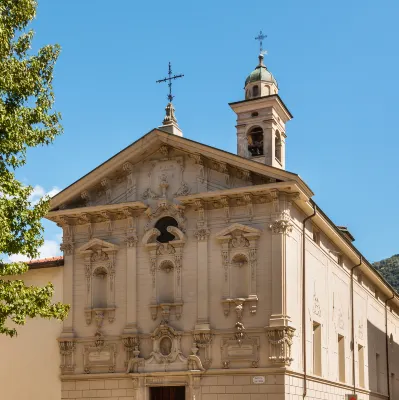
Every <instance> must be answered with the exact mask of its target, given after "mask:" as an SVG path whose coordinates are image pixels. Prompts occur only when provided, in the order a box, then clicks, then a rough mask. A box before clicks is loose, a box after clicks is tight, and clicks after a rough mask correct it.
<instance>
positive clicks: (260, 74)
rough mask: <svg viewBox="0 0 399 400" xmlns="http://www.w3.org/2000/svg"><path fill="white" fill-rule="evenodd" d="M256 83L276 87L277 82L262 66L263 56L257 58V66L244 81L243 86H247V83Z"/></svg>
mask: <svg viewBox="0 0 399 400" xmlns="http://www.w3.org/2000/svg"><path fill="white" fill-rule="evenodd" d="M258 81H266V82H271V83H274V84H275V85H276V86H278V85H277V81H276V80H275V79H274V77H273V75H272V74H271V73H270V72H269V71H268V70H267V68H266V66H265V65H264V64H263V55H260V56H259V64H258V66H257V67H256V68H255V70H254V71H252V72H251V73H250V74H249V75H248V78H247V79H246V80H245V86H247V85H248V83H252V82H258Z"/></svg>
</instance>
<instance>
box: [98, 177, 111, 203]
mask: <svg viewBox="0 0 399 400" xmlns="http://www.w3.org/2000/svg"><path fill="white" fill-rule="evenodd" d="M101 186H102V187H103V188H104V190H105V198H106V201H107V204H111V203H112V188H111V181H110V179H109V178H104V179H102V180H101Z"/></svg>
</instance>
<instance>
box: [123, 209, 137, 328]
mask: <svg viewBox="0 0 399 400" xmlns="http://www.w3.org/2000/svg"><path fill="white" fill-rule="evenodd" d="M124 213H125V216H126V221H127V229H126V239H125V243H126V326H125V329H124V331H123V333H124V334H132V333H137V240H138V239H137V233H136V221H135V217H134V216H133V214H132V211H131V210H129V209H125V210H124Z"/></svg>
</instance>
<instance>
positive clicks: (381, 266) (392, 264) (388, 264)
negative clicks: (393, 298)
mask: <svg viewBox="0 0 399 400" xmlns="http://www.w3.org/2000/svg"><path fill="white" fill-rule="evenodd" d="M373 266H374V268H375V269H376V270H377V271H378V272H379V273H380V274H381V275H382V276H383V277H384V278H385V279H386V280H387V281H388V283H389V284H390V285H391V286H392V287H393V288H394V289H395V290H396V291H397V292H399V254H395V255H394V256H392V257H390V258H386V259H385V260H381V261H378V262H375V263H374V264H373Z"/></svg>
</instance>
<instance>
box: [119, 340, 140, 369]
mask: <svg viewBox="0 0 399 400" xmlns="http://www.w3.org/2000/svg"><path fill="white" fill-rule="evenodd" d="M122 343H123V347H124V348H125V353H126V361H125V368H127V366H128V364H129V361H130V360H132V359H134V360H136V361H135V362H131V366H130V369H132V371H133V372H137V369H138V366H139V364H140V360H141V359H139V355H140V350H139V346H140V338H139V337H138V336H123V337H122Z"/></svg>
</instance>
